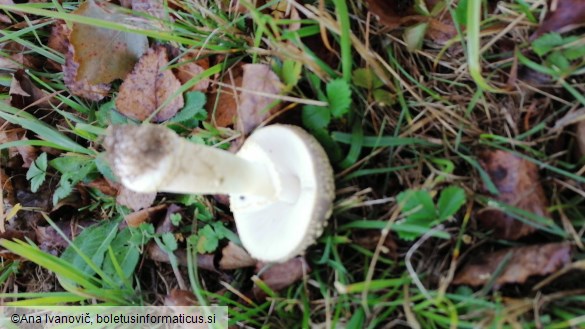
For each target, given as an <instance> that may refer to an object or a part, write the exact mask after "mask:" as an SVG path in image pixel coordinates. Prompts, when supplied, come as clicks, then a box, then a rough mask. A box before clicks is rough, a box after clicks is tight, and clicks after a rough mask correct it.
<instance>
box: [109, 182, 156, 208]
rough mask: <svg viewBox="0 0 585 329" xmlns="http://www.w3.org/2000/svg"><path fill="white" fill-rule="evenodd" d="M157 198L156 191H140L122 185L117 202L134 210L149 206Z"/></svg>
mask: <svg viewBox="0 0 585 329" xmlns="http://www.w3.org/2000/svg"><path fill="white" fill-rule="evenodd" d="M154 199H156V193H154V192H153V193H138V192H134V191H132V190H129V189H127V188H125V187H124V186H120V189H119V190H118V196H117V197H116V202H118V204H121V205H123V206H126V207H128V208H130V209H132V210H134V211H138V210H140V209H145V208H148V207H150V206H151V205H152V203H153V202H154Z"/></svg>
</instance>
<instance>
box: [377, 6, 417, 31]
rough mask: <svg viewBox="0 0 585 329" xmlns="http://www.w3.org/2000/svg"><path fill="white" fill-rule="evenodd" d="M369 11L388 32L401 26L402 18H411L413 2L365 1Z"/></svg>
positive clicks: (413, 13)
mask: <svg viewBox="0 0 585 329" xmlns="http://www.w3.org/2000/svg"><path fill="white" fill-rule="evenodd" d="M366 2H367V3H368V9H369V11H370V12H371V13H372V14H374V15H375V16H376V17H377V18H378V19H379V20H380V23H382V24H384V26H386V27H387V28H389V29H390V30H395V29H397V28H399V27H401V26H402V20H403V18H404V17H409V16H413V15H415V14H416V12H415V11H414V1H412V0H397V1H385V0H366Z"/></svg>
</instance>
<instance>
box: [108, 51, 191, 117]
mask: <svg viewBox="0 0 585 329" xmlns="http://www.w3.org/2000/svg"><path fill="white" fill-rule="evenodd" d="M168 62H169V60H168V56H167V52H166V49H165V48H164V47H162V46H161V47H155V48H151V49H149V50H148V51H147V52H146V54H144V56H142V57H141V58H140V60H139V61H138V63H137V64H136V66H135V67H134V69H133V70H132V72H131V73H130V74H128V76H127V77H126V79H125V80H124V82H123V83H122V85H121V86H120V92H119V93H118V98H116V107H117V109H118V111H119V112H120V113H122V114H124V115H126V116H127V117H130V118H133V119H136V120H140V121H144V120H146V119H147V118H148V117H149V116H151V115H152V114H153V113H155V111H156V110H157V109H158V108H159V107H160V106H161V105H162V104H164V103H165V102H166V101H167V100H168V99H169V98H170V97H171V96H173V94H175V93H176V92H177V90H179V88H181V82H180V81H179V80H178V79H177V78H176V77H175V75H174V74H173V72H172V71H171V70H168V69H166V68H165V67H166V66H167V64H168ZM183 105H184V101H183V96H182V95H177V96H176V97H174V98H173V99H171V100H170V101H169V102H168V103H167V104H166V106H165V107H164V108H162V109H161V110H160V111H158V112H157V113H156V114H155V116H154V121H157V122H161V121H165V120H168V119H170V118H171V117H173V116H174V115H175V114H176V113H177V111H178V110H179V109H181V108H182V107H183Z"/></svg>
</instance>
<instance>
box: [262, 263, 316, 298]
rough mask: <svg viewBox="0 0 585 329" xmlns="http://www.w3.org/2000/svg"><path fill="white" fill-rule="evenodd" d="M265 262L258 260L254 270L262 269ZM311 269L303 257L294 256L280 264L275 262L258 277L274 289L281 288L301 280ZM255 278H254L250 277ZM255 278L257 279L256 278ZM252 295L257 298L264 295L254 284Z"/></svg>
mask: <svg viewBox="0 0 585 329" xmlns="http://www.w3.org/2000/svg"><path fill="white" fill-rule="evenodd" d="M265 265H266V264H265V263H262V262H258V264H257V265H256V271H259V270H260V269H262V268H263V267H264V266H265ZM310 271H311V269H310V268H309V265H308V264H307V261H306V260H305V258H304V257H296V258H293V259H291V260H289V261H287V262H285V263H282V264H275V265H273V266H272V267H270V268H269V269H267V270H266V271H265V272H263V273H262V275H260V279H261V280H262V281H263V282H264V283H265V284H266V285H267V286H268V287H270V289H272V290H274V291H279V290H282V289H284V288H286V287H288V286H290V285H291V284H293V283H295V282H297V281H299V280H301V279H302V278H303V276H304V275H307V273H309V272H310ZM252 280H255V278H252ZM256 280H257V279H256ZM253 291H254V296H256V298H258V299H263V298H264V297H265V294H264V292H263V291H262V290H261V289H260V288H258V286H257V285H254V288H253Z"/></svg>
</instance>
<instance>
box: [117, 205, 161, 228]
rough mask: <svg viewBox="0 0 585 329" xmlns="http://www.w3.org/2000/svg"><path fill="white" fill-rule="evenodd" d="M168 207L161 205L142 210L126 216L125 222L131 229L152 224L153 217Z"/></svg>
mask: <svg viewBox="0 0 585 329" xmlns="http://www.w3.org/2000/svg"><path fill="white" fill-rule="evenodd" d="M166 207H167V205H166V204H159V205H158V206H154V207H150V208H147V209H142V210H138V211H135V212H133V213H130V214H128V215H126V216H124V220H125V221H126V224H128V226H129V227H138V226H140V224H142V223H145V222H146V223H148V222H150V220H151V218H152V216H153V215H154V214H156V213H158V212H160V211H162V210H164V209H165V208H166Z"/></svg>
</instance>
